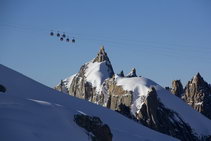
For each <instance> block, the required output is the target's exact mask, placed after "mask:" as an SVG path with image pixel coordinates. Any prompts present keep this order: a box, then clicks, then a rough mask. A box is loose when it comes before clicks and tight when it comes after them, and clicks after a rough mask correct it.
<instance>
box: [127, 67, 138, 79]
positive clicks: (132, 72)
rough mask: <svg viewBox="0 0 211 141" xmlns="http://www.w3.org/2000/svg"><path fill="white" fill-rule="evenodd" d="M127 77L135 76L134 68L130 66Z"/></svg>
mask: <svg viewBox="0 0 211 141" xmlns="http://www.w3.org/2000/svg"><path fill="white" fill-rule="evenodd" d="M127 77H137V75H136V69H135V68H132V70H131V72H130V73H128V75H127Z"/></svg>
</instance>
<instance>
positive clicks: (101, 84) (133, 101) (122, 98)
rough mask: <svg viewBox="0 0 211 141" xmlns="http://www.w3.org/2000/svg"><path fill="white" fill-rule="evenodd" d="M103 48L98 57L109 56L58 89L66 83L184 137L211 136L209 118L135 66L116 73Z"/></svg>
mask: <svg viewBox="0 0 211 141" xmlns="http://www.w3.org/2000/svg"><path fill="white" fill-rule="evenodd" d="M101 52H102V49H101V50H100V52H99V53H98V55H97V57H96V58H99V54H104V56H106V57H102V58H107V59H106V60H105V59H104V60H103V61H98V62H97V65H96V66H95V65H94V64H95V62H94V61H93V60H98V59H96V58H95V59H93V60H92V61H90V62H88V63H86V64H85V65H83V66H82V67H81V69H80V71H79V72H78V73H77V74H76V75H75V76H71V77H70V78H71V79H70V80H71V81H68V83H69V85H68V86H67V85H63V84H62V83H60V84H59V85H57V86H56V89H57V90H61V88H63V87H65V89H66V90H67V92H68V94H70V95H73V96H76V97H79V98H82V99H86V100H89V101H91V102H93V103H97V104H100V105H102V106H105V107H107V108H110V109H112V110H115V111H117V112H119V113H121V114H123V115H125V116H126V117H129V118H131V119H134V120H135V121H138V122H139V123H141V124H143V125H145V126H147V127H149V128H151V129H154V130H156V131H159V132H162V133H165V134H167V135H171V136H173V137H176V138H178V139H180V140H183V141H197V140H211V121H210V120H209V119H207V118H206V117H204V116H203V115H201V114H200V113H198V112H196V111H195V110H193V109H192V108H191V107H190V106H188V105H187V104H186V103H185V102H184V101H182V100H181V99H180V98H178V97H177V96H175V95H172V94H171V93H170V92H169V91H167V90H165V89H164V88H162V87H161V86H160V85H158V84H157V83H155V82H153V81H152V80H150V79H147V78H144V77H138V76H137V74H136V69H134V68H133V69H132V71H131V72H130V73H129V74H128V75H127V76H124V73H123V71H122V72H121V73H120V74H119V75H116V74H114V73H113V69H112V66H111V62H110V61H108V60H109V59H108V56H107V54H106V53H105V50H104V49H103V53H101ZM107 61H108V63H106V62H107ZM90 64H91V65H90ZM105 64H109V65H105ZM99 66H104V67H99ZM89 70H94V71H89ZM111 70H112V71H111ZM87 72H89V73H87ZM109 72H112V73H109ZM99 74H100V75H99ZM105 76H107V77H105ZM72 77H73V79H72ZM96 82H97V83H96ZM66 86H67V87H66Z"/></svg>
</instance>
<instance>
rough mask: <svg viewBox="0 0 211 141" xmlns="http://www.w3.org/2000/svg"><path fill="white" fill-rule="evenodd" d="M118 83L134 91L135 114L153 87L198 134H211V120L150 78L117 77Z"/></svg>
mask: <svg viewBox="0 0 211 141" xmlns="http://www.w3.org/2000/svg"><path fill="white" fill-rule="evenodd" d="M116 81H117V85H119V86H122V87H123V89H125V90H127V91H133V104H132V105H131V110H132V113H133V114H135V112H137V111H138V110H139V109H140V107H141V106H142V104H143V101H142V98H144V97H146V96H147V94H148V91H149V89H150V88H151V87H154V88H155V89H156V91H157V94H158V98H159V100H160V102H161V103H162V104H163V105H164V106H165V107H166V108H168V109H171V110H173V111H174V112H176V113H178V114H179V116H180V117H181V118H182V119H183V120H184V121H185V122H186V123H187V124H189V125H190V126H191V128H192V129H193V130H194V132H195V133H196V134H197V136H207V135H211V120H209V119H208V118H206V117H205V116H203V115H202V114H200V113H199V112H197V111H195V110H194V109H192V108H191V107H190V106H189V105H187V104H186V103H185V102H184V101H182V100H181V99H180V98H178V97H176V96H174V95H172V94H170V93H169V92H168V91H167V90H165V89H164V88H162V87H161V86H160V85H158V84H156V83H155V82H153V81H152V80H150V79H147V78H144V77H132V78H127V77H116Z"/></svg>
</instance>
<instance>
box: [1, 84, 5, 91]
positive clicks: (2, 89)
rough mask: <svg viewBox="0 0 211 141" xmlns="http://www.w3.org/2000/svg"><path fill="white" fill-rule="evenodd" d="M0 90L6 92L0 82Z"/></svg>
mask: <svg viewBox="0 0 211 141" xmlns="http://www.w3.org/2000/svg"><path fill="white" fill-rule="evenodd" d="M0 92H3V93H5V92H6V88H5V87H4V86H3V85H1V84H0Z"/></svg>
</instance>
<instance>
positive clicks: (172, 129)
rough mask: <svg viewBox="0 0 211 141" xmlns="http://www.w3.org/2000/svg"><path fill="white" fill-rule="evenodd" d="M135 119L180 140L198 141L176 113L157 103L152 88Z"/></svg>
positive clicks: (155, 94)
mask: <svg viewBox="0 0 211 141" xmlns="http://www.w3.org/2000/svg"><path fill="white" fill-rule="evenodd" d="M136 118H137V120H138V121H139V122H141V123H142V124H143V125H145V126H147V127H149V128H151V129H154V130H157V131H159V132H162V133H164V134H168V135H170V136H173V137H176V138H178V139H180V140H183V141H197V140H198V138H197V137H196V136H195V135H194V133H193V131H192V129H191V127H190V126H189V125H188V124H186V123H185V122H184V121H183V120H182V119H181V118H180V116H179V115H178V114H177V113H175V112H174V111H171V110H170V109H167V108H165V106H164V105H163V104H162V103H161V102H160V101H159V99H158V97H157V93H156V90H155V89H154V88H151V90H150V91H149V92H148V96H147V97H146V99H145V101H144V103H143V105H142V107H141V109H140V111H139V112H138V113H137V115H136Z"/></svg>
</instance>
